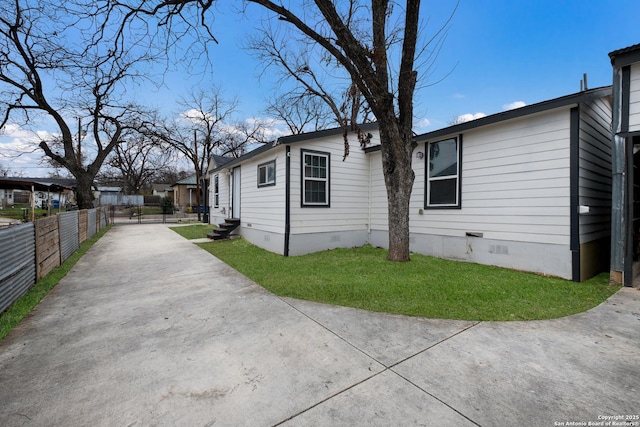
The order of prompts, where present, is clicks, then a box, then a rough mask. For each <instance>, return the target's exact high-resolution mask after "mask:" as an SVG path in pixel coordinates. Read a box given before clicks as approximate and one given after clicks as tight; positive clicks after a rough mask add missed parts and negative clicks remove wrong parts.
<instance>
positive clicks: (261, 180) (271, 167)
mask: <svg viewBox="0 0 640 427" xmlns="http://www.w3.org/2000/svg"><path fill="white" fill-rule="evenodd" d="M269 185H276V161H275V160H272V161H270V162H268V163H263V164H261V165H258V187H267V186H269Z"/></svg>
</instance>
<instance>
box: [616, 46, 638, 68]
mask: <svg viewBox="0 0 640 427" xmlns="http://www.w3.org/2000/svg"><path fill="white" fill-rule="evenodd" d="M609 58H610V59H611V65H613V66H614V67H625V66H627V65H631V64H633V63H634V62H640V44H635V45H633V46H629V47H625V48H623V49H618V50H614V51H613V52H610V53H609Z"/></svg>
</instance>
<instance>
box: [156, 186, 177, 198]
mask: <svg viewBox="0 0 640 427" xmlns="http://www.w3.org/2000/svg"><path fill="white" fill-rule="evenodd" d="M151 191H152V195H154V196H159V197H162V198H164V197H169V198H171V199H173V188H171V184H151Z"/></svg>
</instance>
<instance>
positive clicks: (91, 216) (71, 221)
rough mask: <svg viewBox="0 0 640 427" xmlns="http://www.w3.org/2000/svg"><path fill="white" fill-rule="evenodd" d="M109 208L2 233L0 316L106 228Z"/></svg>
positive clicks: (61, 215) (68, 214)
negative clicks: (40, 280) (41, 279)
mask: <svg viewBox="0 0 640 427" xmlns="http://www.w3.org/2000/svg"><path fill="white" fill-rule="evenodd" d="M107 221H108V220H107V209H102V208H97V209H89V210H82V211H71V212H63V213H59V214H57V215H55V216H50V217H48V218H43V219H39V220H37V221H35V222H30V223H26V224H22V225H19V226H16V227H12V228H8V229H6V230H0V313H1V312H3V311H4V310H6V309H7V308H8V307H9V306H10V305H11V304H13V302H14V301H15V300H17V299H18V298H20V297H21V296H22V295H24V294H25V293H27V291H28V290H29V289H30V288H31V287H32V286H33V285H35V284H36V282H37V281H38V280H39V279H40V278H41V277H44V276H46V275H47V274H48V273H49V272H50V271H51V270H53V269H54V268H56V267H58V266H59V265H60V264H62V263H63V262H64V261H65V260H66V259H67V258H69V256H71V254H73V253H74V252H75V251H76V250H78V248H79V247H80V244H81V243H82V242H84V241H85V240H88V239H89V238H91V237H92V236H93V235H94V234H96V233H97V232H98V231H99V230H101V229H102V228H104V227H105V226H106V225H107Z"/></svg>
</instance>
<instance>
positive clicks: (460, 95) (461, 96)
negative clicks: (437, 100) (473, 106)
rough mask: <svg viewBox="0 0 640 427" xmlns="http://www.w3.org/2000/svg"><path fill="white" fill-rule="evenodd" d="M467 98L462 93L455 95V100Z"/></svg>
mask: <svg viewBox="0 0 640 427" xmlns="http://www.w3.org/2000/svg"><path fill="white" fill-rule="evenodd" d="M464 98H465V96H464V94H462V93H454V94H453V99H464Z"/></svg>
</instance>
